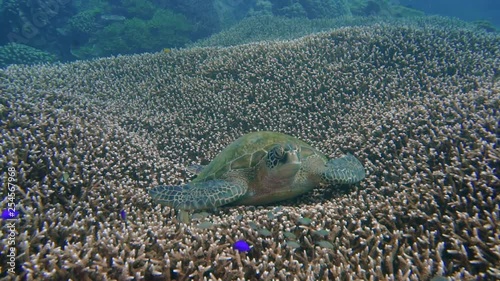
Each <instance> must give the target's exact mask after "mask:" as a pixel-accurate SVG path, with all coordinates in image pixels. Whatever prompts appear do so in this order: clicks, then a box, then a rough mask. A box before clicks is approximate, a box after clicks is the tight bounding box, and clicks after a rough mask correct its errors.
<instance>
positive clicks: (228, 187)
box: [149, 180, 248, 210]
mask: <svg viewBox="0 0 500 281" xmlns="http://www.w3.org/2000/svg"><path fill="white" fill-rule="evenodd" d="M247 188H248V186H247V184H246V183H245V182H242V181H234V182H233V181H225V180H208V181H203V182H195V183H188V184H186V185H160V186H156V187H153V188H151V189H150V190H149V195H150V196H151V197H152V198H153V199H154V200H155V201H156V202H158V203H160V204H162V205H165V206H169V207H172V208H174V209H180V210H200V209H211V208H216V207H219V206H222V205H225V204H227V203H230V202H232V201H234V200H236V199H238V198H240V197H241V196H242V195H243V194H245V193H246V191H247Z"/></svg>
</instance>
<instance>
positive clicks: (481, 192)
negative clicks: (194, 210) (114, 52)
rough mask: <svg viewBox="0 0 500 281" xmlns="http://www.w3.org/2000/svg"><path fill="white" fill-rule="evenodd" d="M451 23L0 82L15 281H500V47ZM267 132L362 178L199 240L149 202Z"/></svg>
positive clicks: (15, 76)
mask: <svg viewBox="0 0 500 281" xmlns="http://www.w3.org/2000/svg"><path fill="white" fill-rule="evenodd" d="M451 25H452V24H451V23H449V22H447V21H446V20H442V21H440V22H439V21H433V22H429V23H423V22H420V23H419V24H400V25H385V24H374V25H367V26H362V27H349V28H339V29H335V30H331V31H328V32H323V33H320V34H315V35H309V36H306V37H303V38H300V39H296V40H291V41H280V42H262V43H254V44H249V45H240V46H236V47H231V48H192V49H185V50H171V51H170V52H167V53H165V52H158V53H155V54H142V55H134V56H119V57H113V58H103V59H97V60H93V61H78V62H74V63H68V64H57V65H39V66H32V67H28V66H12V67H9V68H7V69H6V70H1V71H0V84H1V92H2V94H1V101H2V102H1V105H0V106H1V107H0V114H1V121H0V126H1V127H0V128H1V132H2V139H1V140H0V150H1V151H2V153H1V155H0V156H1V157H2V159H1V161H0V166H1V167H0V168H1V169H0V173H2V175H1V178H4V177H5V176H6V175H5V174H4V173H6V171H7V168H8V167H15V169H16V173H17V174H16V175H17V176H16V177H17V184H18V186H19V187H20V188H19V190H18V191H16V200H17V201H16V203H17V208H18V210H19V212H21V213H22V214H23V215H22V219H21V220H18V221H17V223H16V233H17V234H16V237H15V239H16V240H15V242H16V243H15V247H16V253H17V254H16V261H15V262H16V268H15V271H16V275H15V277H13V278H14V279H15V280H69V279H71V280H173V279H175V280H188V279H193V280H349V279H356V280H361V279H376V280H430V279H431V278H437V279H435V280H441V279H439V278H449V279H450V280H473V279H482V280H493V279H496V278H500V270H499V269H500V239H499V237H500V211H499V208H498V206H499V203H500V201H499V200H500V197H499V195H498V189H497V188H496V187H498V186H500V180H499V178H498V170H496V169H498V167H499V165H500V150H499V148H498V130H499V128H498V120H499V119H500V113H499V111H498V109H499V108H500V94H499V93H500V92H499V91H500V82H499V81H498V78H499V77H498V74H497V73H498V71H499V69H500V37H499V36H498V35H494V34H493V35H491V34H490V35H488V34H483V33H477V32H473V31H471V30H468V29H459V28H455V27H453V26H451ZM235 36H236V35H235ZM256 130H269V131H280V132H284V133H287V134H290V135H293V136H296V137H298V138H300V139H303V140H305V141H307V142H308V143H310V144H312V145H313V146H315V147H317V148H318V149H319V150H321V151H323V152H325V154H326V155H327V156H328V157H330V158H333V157H338V156H340V155H343V154H345V153H352V154H354V155H355V156H356V157H357V158H358V159H360V161H361V162H362V163H363V164H364V166H365V168H366V170H367V177H366V179H365V180H364V181H362V182H361V183H359V185H358V186H355V187H351V188H349V189H347V190H340V189H337V191H335V190H334V189H333V190H332V188H326V189H316V190H314V191H313V192H311V193H309V194H307V195H305V196H301V197H299V198H297V199H295V200H291V201H287V202H280V203H277V204H273V205H270V206H231V207H223V208H218V209H217V210H215V211H210V212H205V213H202V214H198V215H196V214H195V215H196V216H195V215H193V218H194V219H193V221H192V222H191V223H189V224H183V223H179V222H178V221H177V219H176V211H175V210H172V209H171V208H169V207H162V206H160V205H156V204H153V201H152V199H151V197H149V196H148V194H147V192H148V189H149V188H150V187H152V186H155V185H158V184H165V183H168V184H182V183H185V182H188V181H189V180H190V179H191V174H188V173H187V172H186V170H185V167H187V166H189V165H191V164H206V163H208V162H209V161H210V160H211V159H213V158H214V157H215V155H216V154H217V153H218V152H219V151H221V150H222V149H223V148H224V147H226V146H227V145H228V144H229V143H231V142H232V141H234V140H235V139H236V138H238V137H239V136H241V135H243V134H245V133H247V132H251V131H256ZM339 148H342V151H340V150H339ZM7 163H9V164H8V165H9V166H7ZM65 173H66V174H65ZM0 207H1V208H2V209H6V208H7V206H6V204H5V203H4V202H2V205H1V206H0ZM120 210H126V219H127V223H126V224H125V223H123V221H122V219H123V217H124V216H125V212H120ZM199 226H203V227H199ZM233 237H245V240H244V241H243V242H236V244H234V247H233V245H232V244H233V243H234V238H233ZM6 239H7V238H6V237H5V236H3V237H2V240H1V243H0V250H1V251H2V253H5V252H6V251H7V250H8V249H7V241H6ZM247 245H252V249H251V251H248V252H246V254H245V255H241V254H240V252H244V251H245V250H247V249H249V247H247ZM0 262H1V264H0V265H1V266H2V268H6V267H7V264H6V260H5V259H1V260H0ZM12 276H14V275H12Z"/></svg>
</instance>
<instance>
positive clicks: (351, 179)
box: [149, 132, 365, 210]
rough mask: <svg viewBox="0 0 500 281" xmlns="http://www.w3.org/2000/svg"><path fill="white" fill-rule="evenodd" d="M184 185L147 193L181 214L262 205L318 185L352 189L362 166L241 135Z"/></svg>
mask: <svg viewBox="0 0 500 281" xmlns="http://www.w3.org/2000/svg"><path fill="white" fill-rule="evenodd" d="M192 170H194V171H196V172H198V176H197V177H196V178H195V179H194V180H192V181H191V182H189V183H187V184H185V185H160V186H156V187H154V188H152V189H150V190H149V194H150V195H151V197H152V198H153V199H154V200H155V201H156V202H158V203H160V204H162V205H166V206H170V207H173V208H175V209H180V210H202V209H211V208H216V207H219V206H222V205H226V204H234V205H240V204H241V205H263V204H269V203H272V202H276V201H280V200H285V199H289V198H293V197H295V196H298V195H300V194H303V193H306V192H308V191H311V190H312V189H313V188H314V187H316V186H318V185H322V184H323V185H331V184H352V183H356V182H359V181H361V180H362V179H364V178H365V169H364V167H363V165H362V164H361V163H360V162H359V161H358V159H356V157H354V156H353V155H351V154H347V155H345V156H343V157H341V158H337V159H332V160H328V159H327V157H326V156H325V155H324V154H323V153H321V152H320V151H318V150H316V149H315V148H313V147H311V146H310V145H309V144H307V143H305V142H303V141H301V140H299V139H297V138H294V137H292V136H289V135H285V134H282V133H276V132H253V133H249V134H246V135H244V136H242V137H240V138H239V139H237V140H236V141H234V142H233V143H232V144H230V145H229V146H228V147H226V148H225V149H224V150H223V151H222V152H220V153H219V155H217V156H216V157H215V159H213V160H212V162H210V164H208V165H207V166H206V167H203V168H201V167H199V166H197V167H194V169H192Z"/></svg>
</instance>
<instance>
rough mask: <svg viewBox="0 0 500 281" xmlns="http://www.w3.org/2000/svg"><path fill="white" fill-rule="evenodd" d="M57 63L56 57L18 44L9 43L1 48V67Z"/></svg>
mask: <svg viewBox="0 0 500 281" xmlns="http://www.w3.org/2000/svg"><path fill="white" fill-rule="evenodd" d="M54 61H56V56H54V55H52V54H50V53H47V52H44V51H42V50H39V49H37V48H33V47H30V46H27V45H23V44H18V43H8V44H7V45H4V46H0V67H7V66H9V65H11V64H29V65H31V64H39V63H51V62H54Z"/></svg>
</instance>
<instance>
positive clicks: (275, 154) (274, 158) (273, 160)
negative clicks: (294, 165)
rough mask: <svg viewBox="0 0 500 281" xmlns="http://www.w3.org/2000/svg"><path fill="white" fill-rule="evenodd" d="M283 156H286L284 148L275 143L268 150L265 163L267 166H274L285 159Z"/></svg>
mask: <svg viewBox="0 0 500 281" xmlns="http://www.w3.org/2000/svg"><path fill="white" fill-rule="evenodd" d="M285 158H286V154H285V148H284V147H283V146H281V145H276V146H275V147H273V148H272V149H271V150H270V151H269V153H268V155H267V159H266V164H267V166H268V167H269V168H271V169H272V168H274V167H276V166H277V165H278V163H280V162H283V161H284V160H286V159H285Z"/></svg>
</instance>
